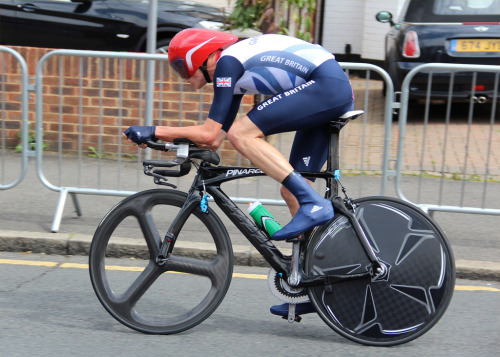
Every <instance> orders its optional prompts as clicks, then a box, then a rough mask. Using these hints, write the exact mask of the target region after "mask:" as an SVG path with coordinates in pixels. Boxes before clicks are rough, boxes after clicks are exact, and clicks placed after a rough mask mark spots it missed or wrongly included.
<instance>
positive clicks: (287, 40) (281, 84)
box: [209, 35, 353, 171]
mask: <svg viewBox="0 0 500 357" xmlns="http://www.w3.org/2000/svg"><path fill="white" fill-rule="evenodd" d="M246 93H253V94H263V95H268V96H272V97H270V98H268V99H266V100H264V101H263V102H262V103H260V104H259V105H257V106H256V107H255V108H253V109H252V110H251V111H250V112H249V113H248V114H247V115H248V117H249V118H250V120H252V122H253V123H254V124H255V125H257V127H258V128H259V129H260V130H261V131H262V132H263V133H264V134H265V135H270V134H275V133H281V132H287V131H297V135H296V139H295V141H294V145H293V148H292V153H291V157H290V162H291V164H292V166H293V167H294V168H295V169H296V170H307V171H314V170H319V169H320V168H321V166H322V165H323V163H324V162H325V160H326V153H327V146H328V135H327V133H328V130H325V126H324V125H327V123H328V122H329V121H330V120H331V119H332V118H334V117H336V116H340V115H342V114H343V113H345V112H346V111H348V110H350V109H352V107H353V95H352V89H351V87H350V83H349V80H348V78H347V76H346V75H345V73H344V71H343V70H342V68H341V67H340V66H339V64H338V63H337V62H336V61H335V57H334V56H333V55H332V54H331V53H329V52H328V51H327V50H325V49H324V48H323V47H321V46H319V45H314V44H311V43H308V42H305V41H302V40H300V39H297V38H294V37H289V36H283V35H261V36H257V37H253V38H249V39H246V40H244V41H241V42H238V43H236V44H234V45H232V46H230V47H229V48H228V49H226V50H224V51H223V52H222V54H221V57H220V58H219V60H218V62H217V66H216V69H215V73H214V101H213V103H212V107H211V108H210V112H209V118H210V119H212V120H215V121H216V122H218V123H221V124H222V129H223V130H225V131H226V132H227V131H228V130H229V128H230V126H231V125H232V123H233V121H234V119H235V117H236V114H237V112H238V108H239V105H240V101H241V98H242V96H243V95H244V94H246ZM318 166H319V167H318Z"/></svg>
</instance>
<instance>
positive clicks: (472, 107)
mask: <svg viewBox="0 0 500 357" xmlns="http://www.w3.org/2000/svg"><path fill="white" fill-rule="evenodd" d="M461 72H467V73H471V78H472V79H471V82H470V87H469V89H470V100H469V102H468V103H467V104H463V103H455V101H453V100H452V99H453V95H454V89H455V87H454V85H455V82H458V80H456V79H457V78H458V76H459V75H460V73H461ZM485 73H490V75H491V76H492V78H493V79H494V84H493V87H492V90H491V91H492V94H491V97H492V98H493V99H492V101H491V102H490V103H486V97H482V96H479V95H477V94H476V88H477V87H476V85H478V84H480V82H479V80H478V78H479V74H481V75H484V74H485ZM436 74H439V75H443V74H445V75H449V83H448V85H447V88H446V89H445V90H446V92H447V98H446V103H445V107H442V108H441V113H440V114H436V112H438V110H439V109H438V108H436V107H435V106H434V107H433V109H431V108H430V104H431V102H432V101H433V100H432V99H433V96H432V90H433V88H434V87H433V85H434V81H433V80H434V76H435V75H436ZM417 75H420V76H422V75H423V76H427V90H426V95H425V107H424V108H423V109H424V112H423V115H422V122H421V123H420V122H419V121H418V120H419V119H415V115H413V118H412V121H411V122H409V119H408V108H409V106H410V103H409V100H410V94H409V93H410V88H412V81H413V80H414V79H415V76H417ZM499 77H500V66H485V65H454V64H438V63H431V64H423V65H421V66H418V67H416V68H414V69H413V70H412V71H410V72H409V73H408V75H407V76H406V78H405V80H404V82H403V84H402V98H401V111H400V115H399V130H400V134H399V146H398V154H397V160H396V162H397V165H396V173H397V175H396V190H397V193H398V196H399V197H400V198H402V199H405V200H407V201H412V202H414V203H415V204H418V205H419V206H420V207H422V208H423V209H424V210H426V211H430V212H431V213H432V212H434V211H442V212H460V213H475V214H486V215H500V209H499V208H498V207H499V205H498V202H500V189H499V179H500V165H498V161H497V162H495V160H498V152H499V150H500V145H499V143H500V140H499V138H498V135H499V134H498V129H497V128H498V126H497V127H495V124H498V118H499V116H498V102H499V98H500V93H499V92H498V88H499ZM461 85H463V83H461ZM440 89H441V90H443V86H442V85H441V86H440ZM488 109H490V112H489V114H488V113H485V112H486V111H487V110H488ZM478 111H480V112H482V115H481V116H482V118H481V119H478V118H479V117H480V116H479V115H477V114H476V112H478ZM436 118H437V120H436ZM416 121H418V123H419V125H420V126H421V127H422V129H421V132H420V133H419V134H418V135H419V141H418V142H413V143H410V144H407V142H408V141H409V140H410V138H412V137H414V135H413V134H412V133H411V132H410V130H411V129H412V127H414V126H416ZM454 121H455V122H456V121H459V122H460V123H461V125H459V126H456V125H455V126H453V127H452V126H451V125H450V123H452V122H454ZM452 129H455V131H453V130H452ZM457 129H458V130H460V131H456V130H457ZM465 129H466V130H465ZM478 130H484V131H487V132H488V134H487V137H488V139H487V140H484V141H481V142H476V141H477V139H475V138H474V133H476V132H477V131H478ZM495 130H496V131H495ZM483 137H484V135H483ZM410 146H411V147H410ZM436 147H437V148H438V149H436ZM454 150H457V151H458V152H459V154H458V155H457V154H455V155H454V153H453V151H454ZM408 151H411V153H410V155H405V154H406V153H408ZM475 152H477V153H478V154H474V153H475ZM431 154H433V155H434V157H432V158H430V155H431ZM494 155H495V158H496V159H495V160H494ZM410 156H412V157H413V158H414V159H417V160H415V162H414V165H413V168H410V170H413V171H415V172H416V174H417V175H418V185H417V187H416V188H415V187H412V188H411V189H407V190H406V191H405V190H404V188H403V184H402V176H403V173H404V172H406V171H408V169H409V166H410V165H409V164H408V162H409V161H411V157H410ZM451 158H453V159H454V160H455V161H454V162H450V161H451V160H450V159H451ZM426 176H434V177H436V179H437V180H438V183H437V184H436V185H435V186H434V187H429V182H428V181H426V182H424V178H425V177H426ZM431 190H432V191H431ZM409 191H410V192H409ZM424 191H426V196H427V197H429V195H430V196H433V197H434V198H435V199H434V202H430V201H427V200H428V199H427V198H426V199H423V198H422V196H423V192H424ZM409 195H412V197H411V198H410V197H409Z"/></svg>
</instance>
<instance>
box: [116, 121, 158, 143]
mask: <svg viewBox="0 0 500 357" xmlns="http://www.w3.org/2000/svg"><path fill="white" fill-rule="evenodd" d="M155 130H156V126H138V125H134V126H131V127H130V128H128V129H127V130H125V131H124V132H123V135H125V136H126V137H127V138H128V139H129V140H130V141H132V142H134V143H136V144H137V145H142V144H145V143H146V141H148V140H151V141H156V137H155Z"/></svg>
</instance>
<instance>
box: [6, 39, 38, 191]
mask: <svg viewBox="0 0 500 357" xmlns="http://www.w3.org/2000/svg"><path fill="white" fill-rule="evenodd" d="M8 56H10V57H12V58H13V59H15V61H17V64H18V69H19V71H18V72H17V73H16V78H15V79H11V80H9V84H12V83H13V82H12V80H13V81H14V83H19V85H20V89H19V91H13V90H12V88H7V85H8V84H7V79H6V76H7V71H6V62H7V61H6V60H7V57H8ZM9 75H10V76H13V74H9ZM17 77H19V78H17ZM14 97H15V99H16V100H14ZM18 104H19V111H18V112H19V117H16V118H8V117H7V110H6V109H7V108H9V107H11V106H16V105H18ZM0 123H1V124H0V126H1V132H0V140H1V141H0V146H1V149H2V150H1V153H0V170H1V171H0V190H6V189H9V188H13V187H14V186H16V185H17V184H19V183H20V182H21V181H22V179H23V178H24V176H25V174H26V170H27V166H28V156H29V155H30V153H32V152H33V151H32V150H30V147H29V146H28V69H27V65H26V61H25V60H24V58H23V57H22V56H21V55H20V54H19V53H17V52H16V51H14V50H12V49H10V48H8V47H4V46H0ZM13 123H15V124H17V123H19V127H18V134H19V142H20V143H19V145H20V146H19V148H20V149H19V150H18V151H19V153H18V154H9V153H8V152H7V150H6V147H7V145H6V144H7V143H6V141H7V139H8V138H7V134H6V133H7V129H8V128H10V127H12V125H13ZM16 129H17V128H16Z"/></svg>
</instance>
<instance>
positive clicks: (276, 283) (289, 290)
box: [267, 268, 309, 304]
mask: <svg viewBox="0 0 500 357" xmlns="http://www.w3.org/2000/svg"><path fill="white" fill-rule="evenodd" d="M267 283H268V285H269V290H271V293H272V294H273V295H274V296H276V297H277V298H278V299H280V300H281V301H284V302H287V303H289V304H301V303H304V302H309V295H307V289H306V288H304V287H302V288H294V287H291V286H290V285H288V283H287V282H286V280H284V279H283V278H282V277H281V276H279V275H278V273H277V272H276V270H274V269H272V268H271V270H269V274H268V275H267Z"/></svg>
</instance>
